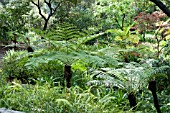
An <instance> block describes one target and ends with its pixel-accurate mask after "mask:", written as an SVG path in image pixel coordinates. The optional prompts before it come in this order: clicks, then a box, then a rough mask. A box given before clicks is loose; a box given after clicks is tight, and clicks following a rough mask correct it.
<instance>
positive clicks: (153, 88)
mask: <svg viewBox="0 0 170 113" xmlns="http://www.w3.org/2000/svg"><path fill="white" fill-rule="evenodd" d="M148 89H149V90H150V91H151V92H152V96H153V100H154V106H155V108H156V110H157V112H158V113H161V110H160V107H159V102H158V98H157V94H156V81H150V82H149V87H148Z"/></svg>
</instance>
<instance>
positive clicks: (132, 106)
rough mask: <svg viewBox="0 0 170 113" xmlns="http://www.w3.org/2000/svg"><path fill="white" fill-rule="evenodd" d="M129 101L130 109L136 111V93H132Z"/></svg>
mask: <svg viewBox="0 0 170 113" xmlns="http://www.w3.org/2000/svg"><path fill="white" fill-rule="evenodd" d="M128 99H129V103H130V107H131V108H132V110H135V109H136V106H137V102H136V96H135V94H134V93H130V94H129V95H128Z"/></svg>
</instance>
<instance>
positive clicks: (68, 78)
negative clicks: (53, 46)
mask: <svg viewBox="0 0 170 113" xmlns="http://www.w3.org/2000/svg"><path fill="white" fill-rule="evenodd" d="M71 77H72V72H71V66H69V65H65V67H64V78H65V79H66V87H67V88H70V87H71Z"/></svg>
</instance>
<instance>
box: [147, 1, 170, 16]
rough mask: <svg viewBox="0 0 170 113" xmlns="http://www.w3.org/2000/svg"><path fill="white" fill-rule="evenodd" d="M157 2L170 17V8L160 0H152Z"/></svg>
mask: <svg viewBox="0 0 170 113" xmlns="http://www.w3.org/2000/svg"><path fill="white" fill-rule="evenodd" d="M150 1H151V2H153V3H155V4H156V5H157V6H158V7H159V8H160V9H161V10H162V11H163V12H164V13H165V14H166V15H167V16H169V17H170V10H169V9H168V7H166V6H165V5H164V4H163V3H162V2H161V1H160V0H150Z"/></svg>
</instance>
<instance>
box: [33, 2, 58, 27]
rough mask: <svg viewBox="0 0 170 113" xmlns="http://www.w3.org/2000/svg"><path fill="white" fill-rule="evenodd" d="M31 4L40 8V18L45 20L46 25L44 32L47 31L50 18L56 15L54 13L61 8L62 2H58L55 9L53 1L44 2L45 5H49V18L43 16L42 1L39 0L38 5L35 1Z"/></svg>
mask: <svg viewBox="0 0 170 113" xmlns="http://www.w3.org/2000/svg"><path fill="white" fill-rule="evenodd" d="M31 2H32V3H33V4H34V5H35V6H36V7H37V8H38V11H39V14H40V16H41V17H42V18H43V19H44V22H45V23H44V27H43V30H46V29H47V25H48V22H49V20H50V18H51V17H52V16H53V15H54V13H55V12H56V11H57V9H58V8H59V7H60V5H61V2H60V1H59V2H56V3H55V7H54V6H52V4H53V2H52V0H49V1H47V0H44V3H45V4H46V5H47V7H48V9H49V10H50V12H49V13H48V15H47V17H46V16H45V15H43V13H42V8H41V4H40V0H38V1H37V3H36V2H34V1H33V0H31Z"/></svg>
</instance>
